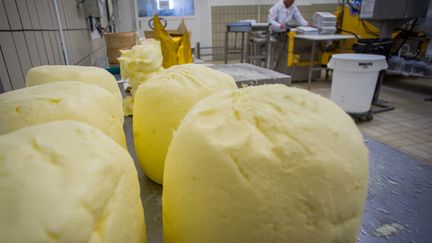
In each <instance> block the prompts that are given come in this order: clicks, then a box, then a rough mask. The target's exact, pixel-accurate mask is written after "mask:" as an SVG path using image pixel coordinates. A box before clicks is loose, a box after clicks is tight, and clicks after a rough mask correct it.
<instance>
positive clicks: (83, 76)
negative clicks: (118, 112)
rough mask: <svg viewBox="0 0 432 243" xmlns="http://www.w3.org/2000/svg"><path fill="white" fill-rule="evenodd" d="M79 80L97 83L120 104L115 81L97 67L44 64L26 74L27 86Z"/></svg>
mask: <svg viewBox="0 0 432 243" xmlns="http://www.w3.org/2000/svg"><path fill="white" fill-rule="evenodd" d="M70 80H74V81H80V82H84V83H90V84H95V85H98V86H100V87H102V88H104V89H106V90H108V91H109V92H110V93H112V94H113V95H115V96H116V97H117V99H118V102H120V103H119V105H121V104H122V99H123V98H122V95H121V92H120V89H119V87H118V85H117V81H116V79H115V78H114V76H113V75H111V74H110V73H109V72H108V71H106V70H105V69H102V68H98V67H84V66H73V65H67V66H66V65H44V66H39V67H34V68H32V69H30V70H29V71H28V73H27V76H26V83H27V87H29V86H35V85H39V84H45V83H51V82H56V81H70Z"/></svg>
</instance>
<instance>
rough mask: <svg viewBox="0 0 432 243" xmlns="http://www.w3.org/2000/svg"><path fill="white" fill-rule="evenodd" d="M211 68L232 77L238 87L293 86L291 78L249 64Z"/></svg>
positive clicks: (213, 66)
mask: <svg viewBox="0 0 432 243" xmlns="http://www.w3.org/2000/svg"><path fill="white" fill-rule="evenodd" d="M208 67H209V68H212V69H215V70H218V71H221V72H224V73H227V74H229V75H231V76H232V77H233V78H234V80H235V81H236V83H237V86H238V87H240V88H241V87H246V86H256V85H262V84H285V85H290V84H291V77H290V76H288V75H285V74H282V73H278V72H275V71H273V70H269V69H266V68H262V67H258V66H255V65H252V64H248V63H236V64H221V65H208Z"/></svg>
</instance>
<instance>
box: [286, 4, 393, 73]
mask: <svg viewBox="0 0 432 243" xmlns="http://www.w3.org/2000/svg"><path fill="white" fill-rule="evenodd" d="M334 14H335V15H336V16H337V19H340V16H341V15H342V14H343V20H342V25H341V28H342V30H345V31H347V32H348V33H349V32H351V33H355V34H356V35H358V36H359V37H361V38H366V39H367V38H377V37H378V36H377V35H378V33H379V29H378V28H377V27H376V26H375V25H373V24H371V23H369V22H367V21H362V20H360V17H359V16H358V15H355V16H353V15H351V13H350V9H349V6H344V7H341V6H339V7H338V8H337V9H336V12H335V13H334ZM367 30H369V31H367ZM371 32H372V33H376V35H375V34H372V33H371ZM395 34H396V33H395ZM288 41H289V42H288V67H294V66H309V64H310V63H309V62H301V61H300V54H298V53H295V52H294V48H295V32H289V33H288ZM355 42H356V40H355V39H349V40H344V45H341V43H342V41H339V43H338V47H337V48H336V49H335V50H334V51H324V52H322V53H321V56H320V58H319V60H320V61H318V62H316V63H314V64H322V65H327V63H328V62H329V61H330V58H331V56H332V55H334V54H338V53H352V51H351V50H350V49H346V48H345V47H346V46H348V47H349V46H352V45H353V44H354V43H355Z"/></svg>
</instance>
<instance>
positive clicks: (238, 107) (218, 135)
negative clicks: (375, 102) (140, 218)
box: [162, 85, 368, 243]
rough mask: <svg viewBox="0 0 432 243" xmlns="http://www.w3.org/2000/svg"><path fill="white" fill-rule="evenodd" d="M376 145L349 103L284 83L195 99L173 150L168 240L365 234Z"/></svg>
mask: <svg viewBox="0 0 432 243" xmlns="http://www.w3.org/2000/svg"><path fill="white" fill-rule="evenodd" d="M367 179H368V151H367V149H366V147H365V146H364V144H363V139H362V135H361V134H360V132H359V130H358V129H357V127H356V126H355V124H354V123H353V122H352V120H351V118H350V117H349V116H347V115H346V114H345V113H344V112H343V111H342V110H341V109H340V108H339V107H337V106H336V105H335V104H334V103H332V102H331V101H329V100H327V99H325V98H322V97H320V96H318V95H314V94H312V93H309V92H307V91H303V90H299V89H294V88H288V87H286V86H282V85H269V86H260V87H253V88H246V89H241V90H237V91H230V92H221V93H218V94H215V95H213V96H211V97H208V98H205V99H203V100H202V101H200V102H199V103H198V104H197V105H195V106H194V107H193V108H192V109H191V111H190V112H189V113H188V114H187V116H186V117H185V118H184V119H183V121H182V123H181V124H180V126H179V127H178V130H177V131H176V134H175V136H174V138H173V141H172V143H171V145H170V147H169V151H168V154H167V158H166V166H165V174H164V191H163V203H162V205H163V211H162V212H163V230H164V240H165V242H166V243H174V242H175V243H186V242H187V243H201V242H206V243H212V242H214V243H216V242H219V243H220V242H224V243H242V242H244V243H253V242H256V243H262V242H292V243H296V242H321V243H323V242H324V243H325V242H356V237H357V234H358V231H359V227H360V223H361V219H362V212H363V206H364V201H365V196H366V191H367Z"/></svg>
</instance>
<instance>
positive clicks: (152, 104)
mask: <svg viewBox="0 0 432 243" xmlns="http://www.w3.org/2000/svg"><path fill="white" fill-rule="evenodd" d="M233 89H237V86H236V83H235V81H234V79H233V78H232V77H231V76H229V75H227V74H225V73H222V72H219V71H216V70H213V69H210V68H207V67H205V66H202V65H196V64H185V65H177V66H173V67H171V68H169V69H166V70H165V71H164V72H162V73H160V74H159V75H158V76H156V77H154V78H153V79H151V80H148V81H146V82H145V83H143V84H141V85H140V86H139V88H138V90H137V92H136V93H135V101H134V109H133V112H134V117H133V132H134V141H135V150H136V152H137V156H138V159H139V162H140V164H141V166H142V168H143V170H144V173H145V174H146V175H147V176H148V177H150V179H152V180H153V181H155V182H157V183H159V184H162V181H163V168H164V161H165V156H166V152H167V149H168V146H169V144H170V142H171V138H172V135H173V132H174V131H175V130H176V129H177V126H178V124H179V123H180V121H181V120H182V119H183V117H184V115H186V113H187V112H188V111H189V109H190V108H192V106H193V105H194V104H195V103H197V102H198V101H199V100H201V99H202V98H204V97H206V96H209V95H211V94H214V93H216V92H218V91H222V90H233Z"/></svg>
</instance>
